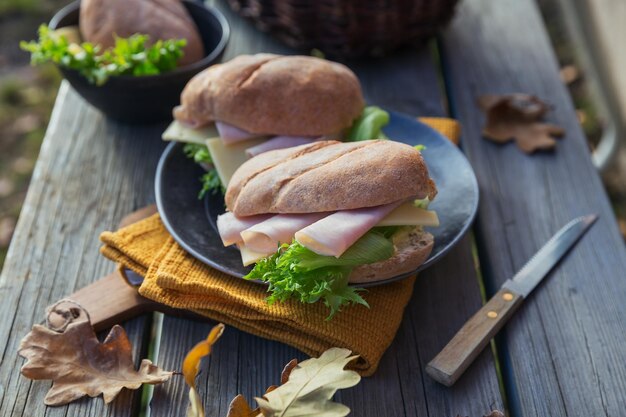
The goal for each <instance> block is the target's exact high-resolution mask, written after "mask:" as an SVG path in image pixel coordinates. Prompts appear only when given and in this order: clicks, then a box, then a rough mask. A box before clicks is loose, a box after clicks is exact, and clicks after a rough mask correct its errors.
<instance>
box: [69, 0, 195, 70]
mask: <svg viewBox="0 0 626 417" xmlns="http://www.w3.org/2000/svg"><path fill="white" fill-rule="evenodd" d="M79 26H80V32H81V35H82V36H83V39H85V40H86V41H88V42H92V43H94V44H98V45H100V46H101V47H102V48H109V47H112V46H114V45H115V38H114V35H117V36H119V37H122V38H127V37H129V36H131V35H134V34H135V33H141V34H144V35H148V36H150V39H149V41H150V42H155V41H157V40H159V39H161V40H166V39H186V40H187V45H186V46H185V49H184V52H185V55H183V57H182V58H181V59H180V61H179V65H180V66H184V65H188V64H191V63H193V62H196V61H199V60H200V59H202V58H203V57H204V46H203V45H202V39H201V38H200V34H199V33H198V29H197V28H196V24H195V23H194V21H193V19H192V18H191V16H189V13H188V12H187V9H185V6H183V4H182V3H181V1H180V0H81V3H80V20H79Z"/></svg>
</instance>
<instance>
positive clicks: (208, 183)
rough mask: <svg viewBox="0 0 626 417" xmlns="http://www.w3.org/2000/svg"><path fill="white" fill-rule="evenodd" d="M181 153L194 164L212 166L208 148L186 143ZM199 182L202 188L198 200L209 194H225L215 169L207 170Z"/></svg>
mask: <svg viewBox="0 0 626 417" xmlns="http://www.w3.org/2000/svg"><path fill="white" fill-rule="evenodd" d="M183 152H184V153H185V155H186V156H187V158H190V159H193V161H194V162H195V163H196V164H203V165H204V166H205V167H207V166H209V165H210V166H212V165H213V158H211V152H209V148H207V147H206V146H204V145H199V144H196V143H187V144H185V146H183ZM200 182H201V183H202V188H201V189H200V193H198V198H199V199H202V198H204V196H205V195H206V194H207V193H209V192H211V193H213V194H215V193H217V192H218V191H220V192H221V193H222V194H226V188H225V187H224V185H223V184H222V181H221V180H220V177H219V175H218V174H217V170H216V169H215V168H211V169H209V170H208V171H207V172H206V174H204V175H203V176H202V177H200Z"/></svg>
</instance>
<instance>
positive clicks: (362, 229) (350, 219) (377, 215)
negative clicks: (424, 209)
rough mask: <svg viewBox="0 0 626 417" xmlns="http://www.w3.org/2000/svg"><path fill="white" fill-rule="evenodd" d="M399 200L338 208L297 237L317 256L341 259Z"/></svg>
mask: <svg viewBox="0 0 626 417" xmlns="http://www.w3.org/2000/svg"><path fill="white" fill-rule="evenodd" d="M400 203H402V202H401V201H398V202H396V203H391V204H386V205H384V206H377V207H366V208H360V209H354V210H343V211H338V212H336V213H333V214H330V215H328V216H326V217H324V218H323V219H321V220H319V221H317V222H315V223H313V224H311V225H310V226H307V227H305V228H304V229H302V230H300V231H298V232H297V233H296V234H295V237H296V240H297V241H298V243H300V244H301V245H302V246H304V247H306V248H308V249H310V250H312V251H313V252H315V253H317V254H318V255H325V256H334V257H337V258H338V257H340V256H341V254H343V253H344V252H345V251H346V249H348V248H349V247H350V246H352V245H353V244H354V243H355V242H356V241H357V240H359V238H360V237H361V236H363V235H364V234H365V233H367V232H368V231H369V230H370V229H371V228H372V227H374V226H376V225H377V224H378V222H380V221H381V220H382V219H383V218H384V217H385V216H387V215H388V214H389V213H391V211H392V210H393V209H395V208H396V207H398V206H399V205H400Z"/></svg>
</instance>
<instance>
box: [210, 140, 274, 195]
mask: <svg viewBox="0 0 626 417" xmlns="http://www.w3.org/2000/svg"><path fill="white" fill-rule="evenodd" d="M265 140H266V139H265V138H256V139H250V140H246V141H244V142H237V143H233V144H232V145H228V146H226V145H224V142H222V140H221V139H220V138H213V139H208V140H206V141H205V142H204V143H205V144H206V146H207V148H209V152H210V153H211V158H212V159H213V165H214V166H215V170H216V171H217V175H219V177H220V180H221V181H222V185H223V186H224V187H228V183H229V182H230V179H231V178H232V176H233V174H234V173H235V171H236V170H237V168H239V167H240V166H241V164H243V163H244V162H246V161H247V160H248V155H247V154H246V149H248V148H250V147H252V146H256V145H258V144H259V143H261V142H264V141H265Z"/></svg>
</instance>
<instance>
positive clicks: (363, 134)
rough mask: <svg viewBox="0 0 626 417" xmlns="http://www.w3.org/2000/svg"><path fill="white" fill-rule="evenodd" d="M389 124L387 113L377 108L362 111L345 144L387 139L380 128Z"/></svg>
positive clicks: (369, 107) (370, 107)
mask: <svg viewBox="0 0 626 417" xmlns="http://www.w3.org/2000/svg"><path fill="white" fill-rule="evenodd" d="M388 123H389V113H387V112H386V111H384V110H383V109H381V108H380V107H377V106H368V107H365V108H364V109H363V112H362V113H361V116H359V118H358V119H357V120H356V121H355V122H354V124H353V125H352V128H350V132H349V133H348V136H347V137H346V141H347V142H356V141H360V140H370V139H387V136H385V134H384V133H383V131H382V128H383V127H385V126H386V125H387V124H388Z"/></svg>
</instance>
